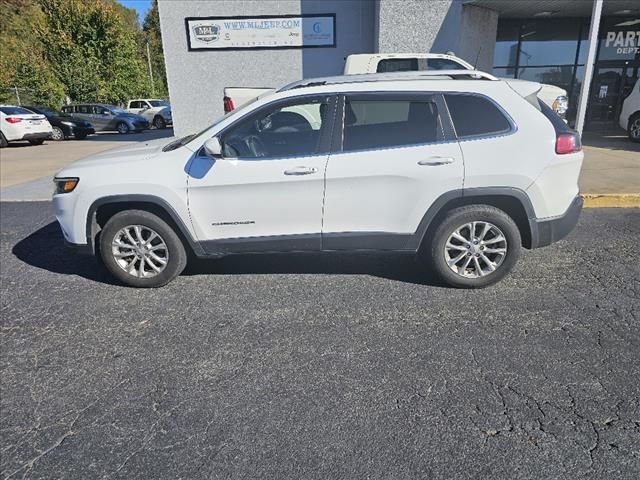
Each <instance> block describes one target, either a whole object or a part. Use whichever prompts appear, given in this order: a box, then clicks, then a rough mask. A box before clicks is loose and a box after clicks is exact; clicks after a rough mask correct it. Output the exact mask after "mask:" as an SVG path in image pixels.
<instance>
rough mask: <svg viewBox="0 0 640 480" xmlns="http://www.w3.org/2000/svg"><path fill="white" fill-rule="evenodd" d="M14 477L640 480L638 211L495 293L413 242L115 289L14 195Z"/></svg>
mask: <svg viewBox="0 0 640 480" xmlns="http://www.w3.org/2000/svg"><path fill="white" fill-rule="evenodd" d="M0 219H1V229H0V232H1V234H0V239H1V242H0V275H1V278H0V296H1V312H2V331H1V336H0V352H1V357H0V375H1V376H0V379H1V384H0V387H1V391H0V393H1V396H0V407H1V408H0V432H1V435H0V477H1V478H5V479H8V478H12V479H13V478H43V479H44V478H47V479H49V478H65V479H94V478H114V479H115V478H120V479H178V478H182V479H218V478H220V479H222V478H237V479H250V478H260V479H268V478H269V479H270V478H273V479H286V478H304V479H323V480H324V479H356V478H357V479H360V478H370V479H382V478H384V479H410V478H433V479H440V478H455V479H464V478H483V479H484V478H492V479H521V478H530V479H543V478H545V479H546V478H566V479H578V478H589V479H637V478H640V381H639V379H640V330H639V328H638V327H639V326H640V323H639V322H640V268H639V263H638V262H639V253H638V252H639V250H638V238H639V237H640V209H628V210H625V209H611V210H607V209H597V210H589V211H585V212H584V213H583V215H582V218H581V220H580V223H579V225H578V227H577V229H576V230H575V231H574V232H573V233H572V234H571V235H570V237H569V238H568V239H566V240H564V241H562V242H560V243H558V244H556V245H553V246H550V247H547V248H544V249H541V250H536V251H531V252H526V253H524V254H523V257H522V258H521V261H520V263H519V264H518V266H517V267H516V270H515V271H514V272H513V274H512V275H511V276H509V277H508V278H507V279H505V280H504V281H503V282H501V283H500V284H498V285H496V286H494V287H491V288H489V289H485V290H481V291H464V290H454V289H449V288H444V287H441V286H439V285H437V283H435V282H434V281H433V280H432V279H431V278H430V276H429V275H425V274H423V273H422V272H421V270H420V269H419V267H418V265H417V264H416V262H415V261H414V260H413V259H412V258H410V257H394V256H388V255H385V256H371V255H361V256H347V255H296V256H278V255H267V256H244V257H233V258H227V259H223V260H220V261H215V262H205V263H201V264H198V265H197V266H195V267H194V266H191V267H190V270H189V271H188V272H187V273H186V274H184V275H182V276H181V277H179V278H178V279H176V280H175V281H174V282H173V283H171V284H170V285H168V286H167V287H165V288H162V289H157V290H136V289H131V288H126V287H123V286H120V285H117V284H114V283H113V282H112V280H111V278H110V277H109V276H108V274H107V273H106V272H105V270H104V268H103V267H101V266H100V265H99V264H98V263H97V262H96V260H95V259H93V258H87V257H79V256H75V255H74V254H73V253H72V252H69V251H67V250H66V249H65V248H64V247H63V246H62V236H61V233H60V230H59V228H58V227H57V225H56V224H55V223H52V222H53V216H52V210H51V206H50V204H48V203H3V204H1V205H0Z"/></svg>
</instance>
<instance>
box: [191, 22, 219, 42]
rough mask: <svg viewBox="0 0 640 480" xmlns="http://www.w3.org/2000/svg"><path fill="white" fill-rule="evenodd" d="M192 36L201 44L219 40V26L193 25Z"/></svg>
mask: <svg viewBox="0 0 640 480" xmlns="http://www.w3.org/2000/svg"><path fill="white" fill-rule="evenodd" d="M193 35H194V36H195V37H196V39H198V40H200V41H201V42H206V43H209V42H215V41H216V40H218V38H220V25H195V26H194V27H193Z"/></svg>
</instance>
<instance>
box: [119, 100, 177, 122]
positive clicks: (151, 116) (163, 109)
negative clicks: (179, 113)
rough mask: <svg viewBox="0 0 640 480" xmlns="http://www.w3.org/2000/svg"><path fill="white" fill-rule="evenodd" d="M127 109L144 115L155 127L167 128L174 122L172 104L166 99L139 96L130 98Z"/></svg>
mask: <svg viewBox="0 0 640 480" xmlns="http://www.w3.org/2000/svg"><path fill="white" fill-rule="evenodd" d="M127 111H128V112H129V113H135V114H136V115H141V116H143V117H144V118H145V119H146V120H148V121H149V123H151V124H152V125H153V126H154V127H156V128H158V129H160V128H166V127H167V126H168V125H172V124H173V118H172V116H171V105H169V102H167V101H166V100H161V99H159V98H138V99H135V100H129V102H128V103H127Z"/></svg>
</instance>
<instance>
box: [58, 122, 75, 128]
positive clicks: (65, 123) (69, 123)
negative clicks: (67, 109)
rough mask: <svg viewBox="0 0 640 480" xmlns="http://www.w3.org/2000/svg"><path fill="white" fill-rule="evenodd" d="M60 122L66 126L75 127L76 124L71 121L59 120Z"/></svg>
mask: <svg viewBox="0 0 640 480" xmlns="http://www.w3.org/2000/svg"><path fill="white" fill-rule="evenodd" d="M60 123H61V124H63V125H66V126H68V127H75V126H76V124H75V123H73V122H60Z"/></svg>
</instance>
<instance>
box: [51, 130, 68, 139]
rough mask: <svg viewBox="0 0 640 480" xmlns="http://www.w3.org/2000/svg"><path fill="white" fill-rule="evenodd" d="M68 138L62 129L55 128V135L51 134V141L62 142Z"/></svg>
mask: <svg viewBox="0 0 640 480" xmlns="http://www.w3.org/2000/svg"><path fill="white" fill-rule="evenodd" d="M65 138H66V136H65V134H64V132H63V131H62V129H61V128H60V127H53V133H52V134H51V140H54V141H56V142H60V141H62V140H64V139H65Z"/></svg>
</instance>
